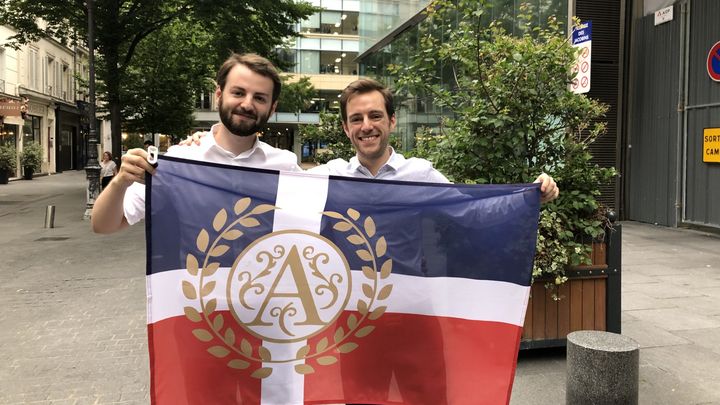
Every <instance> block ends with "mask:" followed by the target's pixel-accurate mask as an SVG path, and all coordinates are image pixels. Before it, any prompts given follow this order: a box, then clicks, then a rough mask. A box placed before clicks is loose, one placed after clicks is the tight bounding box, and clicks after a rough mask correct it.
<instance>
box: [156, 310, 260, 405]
mask: <svg viewBox="0 0 720 405" xmlns="http://www.w3.org/2000/svg"><path fill="white" fill-rule="evenodd" d="M220 313H221V312H216V313H215V314H220ZM222 314H223V316H224V317H225V318H226V319H230V318H231V317H232V315H230V314H229V313H228V312H222ZM233 326H234V325H233ZM201 327H204V328H205V329H206V330H209V329H210V328H209V326H208V325H207V324H206V323H204V322H199V323H194V322H191V321H190V320H189V319H187V318H186V317H184V316H183V317H174V318H169V319H165V320H162V321H160V322H156V323H154V324H150V325H148V342H149V349H150V379H151V387H152V388H151V392H150V397H151V401H152V403H153V404H158V405H165V404H171V405H183V404H188V405H189V404H243V405H256V404H260V380H259V379H256V378H251V377H250V372H251V371H248V370H253V369H257V368H258V367H259V366H260V365H259V363H255V364H251V365H250V368H249V369H248V370H235V369H232V368H230V367H228V366H227V363H228V361H229V360H230V359H232V358H237V356H235V357H230V356H228V357H226V358H222V359H220V358H217V357H215V356H213V355H211V354H210V353H208V351H207V350H208V348H210V347H212V346H223V343H222V341H221V340H219V339H218V338H214V339H213V340H211V341H210V342H207V343H205V342H202V341H200V340H199V339H197V338H196V337H195V336H194V335H193V333H192V332H193V330H195V329H198V328H201ZM222 331H223V333H224V331H225V329H223V330H222ZM233 332H234V333H235V335H236V341H237V342H240V339H246V340H247V341H248V342H249V343H250V344H251V346H252V347H253V351H254V353H257V347H258V346H260V344H261V342H260V340H259V339H257V338H255V337H253V336H251V335H249V334H247V333H243V331H242V329H240V328H237V327H234V328H233ZM255 357H257V356H255Z"/></svg>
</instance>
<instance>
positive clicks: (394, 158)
mask: <svg viewBox="0 0 720 405" xmlns="http://www.w3.org/2000/svg"><path fill="white" fill-rule="evenodd" d="M388 147H389V148H390V157H389V158H388V160H387V162H385V164H384V165H382V166H381V167H380V170H378V175H380V173H383V172H385V171H387V170H393V171H397V170H398V169H399V168H400V166H402V164H403V162H404V161H405V157H404V156H403V155H400V154H398V153H395V149H393V147H392V146H388ZM349 164H350V170H351V171H362V172H366V174H370V170H369V169H368V168H367V167H365V166H363V165H362V164H360V160H359V159H358V157H357V154H356V155H355V156H353V157H352V158H350V162H349ZM361 168H362V169H361Z"/></svg>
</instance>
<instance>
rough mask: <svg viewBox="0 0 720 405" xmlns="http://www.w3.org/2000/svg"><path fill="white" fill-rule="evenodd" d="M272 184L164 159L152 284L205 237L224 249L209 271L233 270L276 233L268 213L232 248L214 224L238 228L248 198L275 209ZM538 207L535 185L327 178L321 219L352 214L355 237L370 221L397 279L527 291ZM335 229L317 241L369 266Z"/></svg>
mask: <svg viewBox="0 0 720 405" xmlns="http://www.w3.org/2000/svg"><path fill="white" fill-rule="evenodd" d="M278 175H279V172H277V171H270V170H258V169H248V168H241V167H236V166H225V165H218V164H213V163H204V162H197V161H191V160H185V159H178V158H169V157H164V156H161V157H160V162H159V165H158V170H157V173H156V174H155V175H154V176H152V178H151V179H149V181H148V185H149V187H148V188H147V197H146V201H147V204H148V206H147V211H146V212H147V213H149V215H147V219H146V224H147V228H148V230H147V234H148V235H147V236H148V238H147V239H148V274H151V273H157V272H161V271H167V270H175V269H181V268H185V262H186V258H187V255H188V253H191V254H193V255H195V256H196V257H198V258H201V257H203V256H204V254H203V252H202V251H201V250H200V249H199V248H198V246H197V238H198V235H199V234H200V233H201V231H202V230H203V229H204V230H206V231H207V232H208V234H209V235H210V238H209V244H210V245H212V244H213V243H215V242H216V241H219V242H218V243H222V244H225V245H228V246H230V251H229V252H227V253H225V254H222V255H221V256H218V257H216V258H214V259H213V261H219V262H220V265H221V266H223V267H225V266H227V267H230V266H232V264H233V261H234V259H235V258H236V257H238V256H239V255H240V254H241V253H242V251H243V250H244V249H245V247H247V246H248V245H249V244H251V243H252V242H253V241H254V240H255V239H257V238H259V237H261V236H264V235H265V234H267V233H270V232H272V229H273V211H269V212H267V213H264V214H260V215H256V216H254V217H255V218H256V219H258V221H259V222H260V224H259V225H258V226H256V227H251V228H247V227H243V232H244V234H243V235H242V236H241V237H240V238H237V239H234V240H232V241H229V242H228V241H224V240H219V239H218V235H219V231H218V230H217V229H213V220H214V219H215V217H216V215H217V213H218V212H220V211H221V210H223V209H224V210H226V211H227V213H228V217H232V218H237V216H236V215H235V214H234V212H232V210H233V206H234V205H235V203H236V201H238V200H239V199H241V198H244V197H250V198H251V199H252V206H253V207H254V206H256V205H258V204H272V205H274V204H275V195H276V192H277V189H278ZM539 200H540V191H539V185H537V184H533V185H531V184H525V185H482V186H476V185H452V184H429V183H411V182H396V181H373V180H361V179H352V178H343V177H334V176H331V177H330V179H329V185H328V198H327V202H326V206H325V211H333V212H337V213H340V214H343V215H344V216H345V217H349V215H348V214H347V212H348V209H349V208H352V209H354V210H357V211H358V212H359V213H360V218H359V221H356V225H357V226H358V227H359V228H364V223H365V220H366V218H367V217H368V216H369V217H372V219H373V222H374V223H375V228H376V232H375V233H374V234H373V235H366V236H367V237H368V238H369V240H370V241H371V245H372V246H373V247H374V246H375V244H376V243H377V240H378V238H380V237H384V238H385V240H386V241H387V255H386V257H389V258H392V260H393V273H395V274H405V275H413V276H423V277H464V278H470V279H484V280H496V281H506V282H511V283H515V284H520V285H529V284H530V278H531V272H532V261H533V256H534V252H535V240H536V234H537V222H538V212H539V204H540V202H539ZM336 223H337V219H334V218H331V217H323V221H322V225H321V231H320V233H321V234H322V235H323V236H325V237H326V238H328V239H330V240H331V241H332V242H333V243H335V244H336V245H337V246H338V247H339V248H340V250H341V251H342V252H343V254H344V255H345V257H346V258H347V259H348V262H349V264H350V267H351V269H354V270H360V269H362V266H363V265H366V264H367V263H366V262H364V261H362V260H360V259H359V258H358V256H357V255H356V253H355V252H356V251H357V250H358V247H357V246H356V245H353V244H352V243H351V242H349V241H348V239H347V235H348V234H347V233H346V232H342V231H337V230H335V229H334V228H333V226H334V225H335V224H336ZM221 228H222V226H221ZM380 264H381V263H380Z"/></svg>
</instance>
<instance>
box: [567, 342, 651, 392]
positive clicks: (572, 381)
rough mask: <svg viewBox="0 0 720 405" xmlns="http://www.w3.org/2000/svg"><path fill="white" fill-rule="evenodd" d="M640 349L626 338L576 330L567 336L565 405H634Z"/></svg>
mask: <svg viewBox="0 0 720 405" xmlns="http://www.w3.org/2000/svg"><path fill="white" fill-rule="evenodd" d="M639 362H640V349H639V347H638V344H637V342H635V341H634V340H632V339H630V338H629V337H627V336H623V335H618V334H616V333H610V332H601V331H577V332H572V333H570V334H569V335H568V336H567V386H566V388H567V394H566V397H565V398H566V403H567V405H587V404H593V405H604V404H608V405H610V404H613V405H625V404H628V405H630V404H632V405H637V403H638V385H639Z"/></svg>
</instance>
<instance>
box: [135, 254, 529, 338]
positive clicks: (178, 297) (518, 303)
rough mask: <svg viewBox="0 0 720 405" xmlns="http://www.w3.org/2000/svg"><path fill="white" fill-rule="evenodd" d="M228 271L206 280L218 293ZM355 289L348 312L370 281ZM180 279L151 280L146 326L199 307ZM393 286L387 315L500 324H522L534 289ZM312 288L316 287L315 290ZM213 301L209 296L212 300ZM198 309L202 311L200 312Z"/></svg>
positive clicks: (436, 282)
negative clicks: (196, 306) (184, 310)
mask: <svg viewBox="0 0 720 405" xmlns="http://www.w3.org/2000/svg"><path fill="white" fill-rule="evenodd" d="M229 271H230V269H229V268H227V267H224V268H220V269H218V271H217V272H216V273H215V274H214V275H213V277H212V278H208V279H207V281H211V280H215V281H216V282H217V286H216V287H215V291H225V287H226V283H227V277H228V274H229ZM351 273H352V277H353V281H352V285H353V291H352V293H351V296H350V300H349V302H348V306H347V307H346V308H345V309H346V310H348V311H355V310H357V308H356V304H357V301H358V299H360V298H362V297H364V294H363V292H362V284H363V283H367V282H368V279H367V278H365V276H364V275H363V274H362V272H360V271H352V272H351ZM182 280H188V281H191V282H194V280H191V277H190V276H189V275H188V273H187V271H185V270H184V269H182V270H172V271H163V272H161V273H156V274H153V275H151V276H148V281H147V284H148V297H151V298H150V299H151V300H152V305H151V306H150V310H151V312H150V314H149V316H148V323H154V322H160V321H162V320H163V319H168V318H172V317H175V316H184V312H183V307H185V306H195V303H194V302H193V303H192V304H191V303H190V301H188V300H186V299H185V298H183V297H184V296H183V293H182V285H181V283H182ZM386 283H390V284H393V290H392V294H390V297H389V298H388V299H387V300H384V301H383V304H384V305H387V307H388V309H387V312H390V313H405V314H416V315H429V316H440V317H449V318H459V319H469V320H475V321H488V322H502V323H507V324H512V325H517V326H522V325H523V321H524V316H523V314H524V312H525V306H526V305H527V299H528V297H529V295H530V287H524V286H521V285H517V284H513V283H508V282H504V281H489V280H473V279H467V278H457V277H413V276H406V275H402V274H391V275H390V277H388V278H387V279H386V280H383V285H384V284H386ZM311 287H312V288H314V287H315V285H312V286H311ZM208 298H210V297H208ZM212 298H217V299H218V306H217V310H218V311H225V310H227V309H228V304H227V301H226V298H225V296H224V295H222V296H217V297H212ZM196 309H197V310H198V311H199V310H200V308H196Z"/></svg>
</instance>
